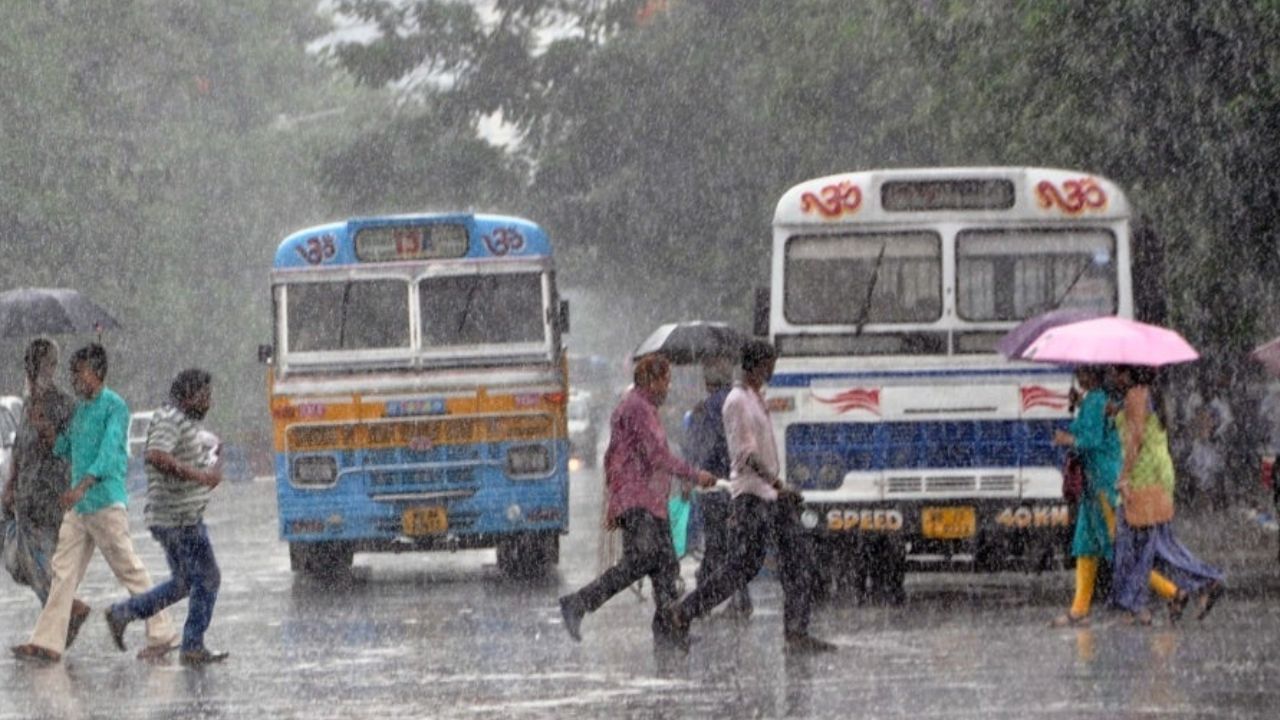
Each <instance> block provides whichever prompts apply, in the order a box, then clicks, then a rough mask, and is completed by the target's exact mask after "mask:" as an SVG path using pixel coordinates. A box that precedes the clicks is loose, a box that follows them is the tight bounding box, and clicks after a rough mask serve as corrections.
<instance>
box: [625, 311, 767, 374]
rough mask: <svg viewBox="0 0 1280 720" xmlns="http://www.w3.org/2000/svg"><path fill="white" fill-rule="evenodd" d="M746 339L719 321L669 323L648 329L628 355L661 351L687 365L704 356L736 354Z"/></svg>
mask: <svg viewBox="0 0 1280 720" xmlns="http://www.w3.org/2000/svg"><path fill="white" fill-rule="evenodd" d="M746 341H747V336H746V335H743V334H742V333H740V332H738V331H737V330H734V329H733V328H732V327H730V326H729V325H727V324H725V323H722V322H705V321H702V320H693V321H690V322H678V323H668V324H666V325H662V326H660V327H658V329H657V330H654V331H653V332H652V333H650V334H649V337H647V338H645V339H644V342H642V343H640V344H639V345H638V346H637V347H636V349H635V352H633V353H631V357H632V358H639V357H641V356H643V355H649V354H650V353H660V354H662V355H665V356H666V358H667V359H668V360H670V361H671V362H673V363H675V364H677V365H687V364H689V363H696V362H701V361H702V360H705V359H707V358H717V357H719V358H737V357H739V356H740V355H741V354H742V346H743V344H744V343H746Z"/></svg>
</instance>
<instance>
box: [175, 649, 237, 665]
mask: <svg viewBox="0 0 1280 720" xmlns="http://www.w3.org/2000/svg"><path fill="white" fill-rule="evenodd" d="M230 656H231V653H228V652H217V651H213V650H210V649H208V648H200V649H199V650H183V651H182V652H181V653H179V654H178V662H180V663H182V664H183V665H186V666H187V667H200V666H202V665H209V664H211V663H219V662H222V661H223V660H226V659H227V658H228V657H230Z"/></svg>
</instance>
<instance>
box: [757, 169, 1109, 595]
mask: <svg viewBox="0 0 1280 720" xmlns="http://www.w3.org/2000/svg"><path fill="white" fill-rule="evenodd" d="M1130 232H1131V230H1130V216H1129V206H1128V203H1127V201H1126V200H1125V197H1124V194H1123V193H1122V192H1121V190H1120V189H1119V188H1118V187H1117V186H1116V185H1115V184H1113V183H1111V182H1110V181H1108V180H1106V179H1104V178H1100V177H1097V176H1095V175H1091V174H1089V173H1085V172H1079V171H1072V170H1055V169H1043V168H1002V167H993V168H934V169H907V170H879V171H870V172H852V173H845V174H840V175H833V176H829V177H824V178H817V179H814V180H809V181H806V182H803V183H800V184H798V185H796V186H795V187H793V188H791V189H790V190H788V191H787V192H786V193H785V194H784V195H783V196H782V198H781V199H780V200H779V202H778V205H777V209H776V211H775V215H774V238H773V258H772V265H771V267H772V282H771V287H770V291H769V294H768V297H767V303H762V307H761V312H762V313H767V317H768V321H769V323H768V324H769V328H768V330H769V334H770V336H771V337H772V339H773V340H774V342H775V343H776V345H777V347H778V350H779V354H780V358H779V361H778V365H777V372H776V374H775V376H774V378H773V380H772V381H771V384H770V400H769V403H770V407H771V410H772V413H773V418H774V423H775V426H776V430H777V432H778V437H779V438H781V439H783V443H782V445H783V458H782V461H783V465H784V468H785V471H786V473H787V477H788V478H789V480H790V481H791V482H792V483H793V484H795V485H796V486H798V487H799V488H800V489H801V490H802V491H803V494H804V498H805V510H804V512H803V520H804V524H805V525H806V527H808V528H809V529H810V530H811V531H812V532H814V533H815V534H816V535H817V536H818V539H819V547H820V548H821V549H822V552H823V556H824V557H823V561H822V562H821V563H820V565H821V566H822V567H823V568H824V570H825V571H826V573H827V575H826V578H825V579H826V580H827V581H829V582H830V583H831V585H832V586H833V587H836V588H837V591H840V590H841V589H843V590H851V591H853V592H858V593H861V592H864V591H865V590H866V589H867V585H868V584H870V585H873V586H876V585H878V586H881V587H883V588H886V589H888V590H890V591H891V592H893V593H894V594H896V595H898V596H900V595H901V592H902V579H903V573H904V571H905V569H906V568H907V567H911V568H920V569H926V568H942V567H950V566H954V565H956V564H973V565H976V566H977V567H978V568H979V569H996V568H1002V567H1012V566H1022V567H1027V568H1034V567H1039V566H1040V565H1042V564H1043V563H1045V562H1048V561H1050V560H1052V559H1053V557H1055V556H1060V555H1063V554H1065V552H1066V550H1067V548H1068V543H1069V539H1070V528H1071V508H1069V507H1068V505H1067V504H1066V502H1065V501H1064V500H1063V498H1062V493H1061V482H1062V476H1061V472H1060V470H1059V468H1060V467H1061V460H1062V458H1061V455H1060V451H1059V450H1057V449H1056V448H1054V447H1053V446H1052V444H1051V438H1052V435H1053V431H1054V429H1056V428H1060V427H1065V425H1066V424H1067V422H1068V421H1069V414H1068V408H1067V392H1068V390H1069V388H1070V384H1071V375H1070V370H1069V368H1062V367H1052V366H1049V367H1046V366H1036V365H1031V364H1029V363H1022V362H1010V361H1008V360H1006V359H1004V358H1003V357H1002V356H1000V355H998V354H997V353H996V351H995V343H996V341H997V340H999V338H1000V337H1001V336H1002V335H1003V334H1004V333H1006V332H1007V331H1008V330H1010V329H1012V328H1013V327H1014V326H1015V325H1016V324H1017V323H1018V322H1019V321H1021V320H1023V319H1025V318H1027V317H1031V316H1034V315H1036V314H1038V313H1042V312H1046V311H1048V310H1051V309H1056V308H1067V307H1071V308H1081V309H1084V310H1088V311H1092V312H1097V313H1100V314H1116V315H1121V316H1126V317H1131V316H1132V314H1133V299H1132V287H1133V283H1132V281H1131V268H1130ZM766 305H767V307H766ZM850 582H852V583H853V585H854V586H853V587H852V588H850V587H849V583H850Z"/></svg>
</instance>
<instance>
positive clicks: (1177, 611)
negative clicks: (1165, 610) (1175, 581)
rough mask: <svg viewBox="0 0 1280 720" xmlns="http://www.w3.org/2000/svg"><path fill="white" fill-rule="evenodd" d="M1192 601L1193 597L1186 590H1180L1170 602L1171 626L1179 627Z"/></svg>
mask: <svg viewBox="0 0 1280 720" xmlns="http://www.w3.org/2000/svg"><path fill="white" fill-rule="evenodd" d="M1190 601H1191V596H1190V595H1188V594H1187V593H1186V591H1185V590H1179V591H1178V594H1177V595H1174V596H1173V597H1172V598H1170V600H1169V624H1170V625H1177V624H1178V621H1179V620H1181V619H1182V613H1183V612H1184V611H1185V610H1186V609H1187V603H1188V602H1190Z"/></svg>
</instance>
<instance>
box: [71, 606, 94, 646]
mask: <svg viewBox="0 0 1280 720" xmlns="http://www.w3.org/2000/svg"><path fill="white" fill-rule="evenodd" d="M89 613H90V610H89V606H88V605H85V604H84V603H82V602H80V601H79V600H76V601H74V603H73V604H72V606H71V620H69V621H68V622H67V644H66V646H67V647H71V643H73V642H75V641H76V636H77V635H79V634H80V627H81V626H82V625H84V621H85V620H88V619H89Z"/></svg>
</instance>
